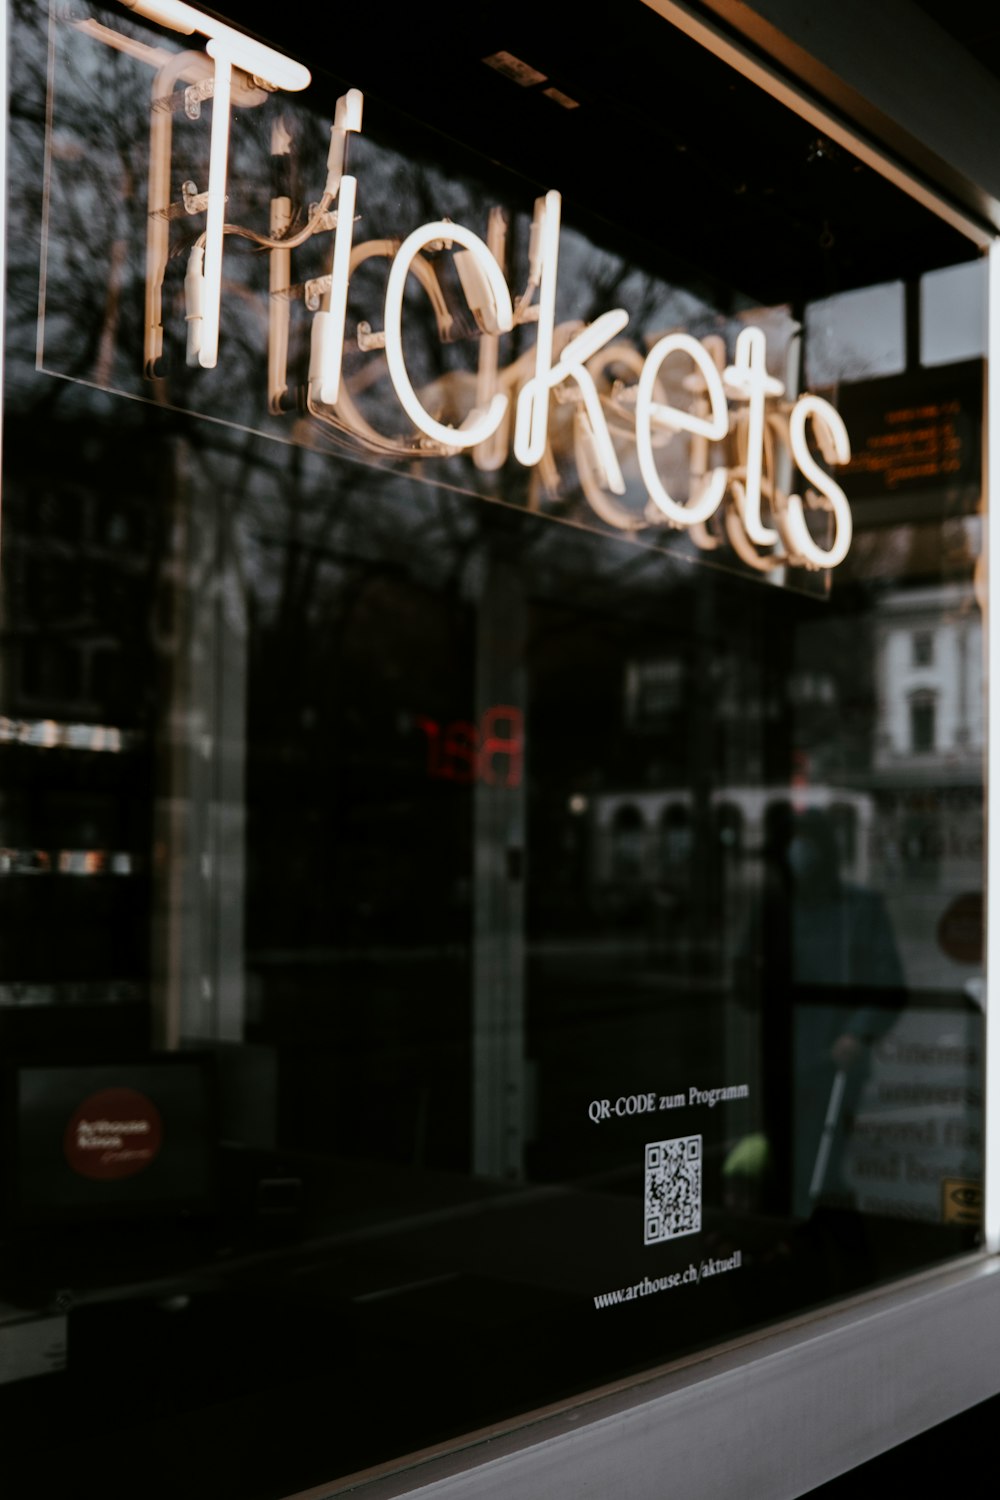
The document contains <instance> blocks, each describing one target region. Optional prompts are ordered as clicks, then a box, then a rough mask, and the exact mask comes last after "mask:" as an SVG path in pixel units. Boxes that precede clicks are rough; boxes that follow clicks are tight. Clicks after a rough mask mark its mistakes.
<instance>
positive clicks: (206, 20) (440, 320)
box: [81, 0, 852, 571]
mask: <svg viewBox="0 0 1000 1500" xmlns="http://www.w3.org/2000/svg"><path fill="white" fill-rule="evenodd" d="M123 3H124V4H125V5H126V6H127V7H128V8H129V9H131V10H132V11H134V12H135V13H136V14H137V15H142V16H144V17H146V18H147V19H149V20H152V21H155V22H158V23H160V24H161V25H164V26H167V27H169V28H171V29H172V30H174V31H179V32H182V33H184V34H188V35H190V34H192V33H198V34H199V35H200V36H202V37H204V38H205V53H204V54H199V53H196V52H188V53H184V54H180V55H179V56H178V59H177V60H176V61H172V62H169V63H167V64H166V65H165V64H164V63H163V54H162V53H160V52H157V53H156V57H157V58H158V60H159V61H158V62H157V64H156V66H157V68H158V71H157V74H156V79H155V81H154V87H153V108H152V116H151V119H152V126H151V138H150V163H151V164H150V192H149V198H150V201H149V214H148V229H147V286H146V309H147V324H146V338H145V365H146V370H147V373H149V374H153V373H155V367H156V361H157V359H158V358H159V356H160V354H161V352H162V344H163V330H162V327H161V326H160V319H161V302H162V295H161V294H162V284H163V276H164V271H165V268H166V264H167V258H168V248H169V247H168V239H167V230H166V227H165V226H166V224H167V222H168V220H169V217H170V215H171V213H172V212H174V206H173V205H172V204H171V203H170V201H169V195H170V184H171V180H172V163H171V150H172V147H171V135H170V127H169V119H170V113H171V112H170V110H169V109H165V108H164V94H165V92H166V93H169V92H170V91H171V90H173V89H174V88H175V86H176V85H177V84H178V83H180V84H183V85H185V86H186V88H187V93H188V94H189V95H190V94H191V92H192V90H194V91H195V92H196V93H197V96H198V100H199V101H200V99H201V98H211V100H212V118H211V139H210V156H209V174H208V184H207V190H206V191H205V192H204V193H203V194H201V195H198V194H197V193H196V192H194V190H193V185H192V184H185V193H186V196H185V201H184V209H185V211H186V212H188V213H203V214H204V216H205V227H204V232H203V233H202V234H200V235H199V236H198V237H197V238H196V239H195V241H194V244H193V246H192V247H191V249H190V250H189V253H188V262H187V275H186V278H185V298H186V318H187V328H188V363H189V364H191V365H193V366H195V367H198V368H201V369H205V370H209V369H212V368H214V367H215V366H216V365H217V362H218V358H219V344H220V336H222V337H224V334H225V330H224V327H223V294H224V286H225V283H224V278H223V264H224V260H223V258H224V248H225V240H226V236H227V235H229V234H238V235H241V236H242V237H244V238H247V239H250V240H251V241H253V242H255V243H256V244H257V245H258V246H260V247H261V248H262V249H266V250H267V251H268V252H269V256H268V259H269V266H270V294H271V299H270V313H269V319H268V386H269V390H268V398H269V407H270V410H271V411H272V412H274V413H276V414H277V413H281V412H282V411H283V409H284V399H285V396H286V394H287V391H288V349H289V318H290V312H289V306H290V299H291V298H292V297H293V296H296V295H297V296H300V297H302V298H303V300H304V301H305V305H306V309H307V311H308V312H309V313H310V314H311V320H312V321H311V343H310V358H309V372H308V379H307V381H306V383H305V386H304V388H303V391H304V400H305V406H306V410H307V411H308V412H309V413H310V415H311V416H312V417H313V418H314V419H315V420H316V421H318V422H321V423H324V424H325V425H327V426H329V427H331V428H333V429H335V430H336V431H337V432H338V433H339V434H340V435H342V436H344V437H346V438H348V439H350V441H351V442H352V443H353V444H354V445H356V446H358V447H361V448H364V449H366V450H368V451H371V452H376V453H378V454H380V455H386V456H393V455H395V456H400V457H407V458H409V459H412V458H414V457H416V458H426V457H429V456H438V457H442V456H443V457H448V456H453V455H459V454H463V453H464V454H468V455H469V456H471V458H472V460H473V462H474V463H475V465H476V467H477V468H478V469H480V470H483V471H489V470H495V469H497V468H500V467H501V466H502V465H503V464H504V463H506V462H507V461H508V460H509V458H510V456H511V454H512V455H513V458H514V460H515V461H516V462H517V463H519V464H521V465H522V466H524V467H525V468H526V469H528V470H531V471H535V472H537V474H538V476H539V482H540V483H541V484H542V485H543V486H546V487H548V488H549V489H552V488H554V487H555V485H556V484H557V483H558V471H559V465H558V462H557V459H558V458H559V457H561V456H562V453H563V451H565V450H566V445H567V442H568V443H569V444H570V446H571V448H572V457H573V460H574V461H575V467H576V472H577V475H578V479H579V484H580V488H581V490H582V492H583V496H584V499H585V500H586V503H587V504H588V505H589V506H590V508H591V510H592V511H593V512H594V513H595V515H597V516H598V517H599V518H600V519H601V521H602V522H604V523H605V524H606V525H609V526H611V527H613V528H615V529H618V530H621V531H627V532H633V533H634V532H638V531H642V530H645V529H651V528H662V527H664V526H667V527H670V528H672V529H674V530H675V531H681V532H685V533H687V534H688V535H689V536H690V537H691V538H692V540H693V541H694V543H695V545H696V546H698V547H699V548H703V549H713V548H716V547H718V546H720V545H721V544H722V543H723V542H724V541H728V542H729V544H730V545H731V546H732V547H733V549H734V550H735V551H736V553H737V555H738V556H739V557H740V558H741V559H742V560H743V561H744V562H745V563H746V564H748V565H749V566H750V567H752V568H755V569H757V570H759V571H768V570H769V569H773V568H775V567H785V566H791V567H799V568H805V569H809V570H818V569H823V568H833V567H836V566H837V565H838V564H839V563H841V562H843V560H844V558H845V557H846V555H847V552H848V549H849V547H850V544H851V536H852V519H851V511H850V506H849V504H848V501H847V498H846V496H845V494H844V491H843V489H842V488H841V486H840V485H839V484H838V482H837V480H836V478H835V477H834V476H833V474H831V473H830V472H829V468H836V467H837V466H840V465H843V464H845V463H847V462H848V461H849V459H850V456H851V445H850V439H849V437H848V434H847V430H846V428H845V426H844V423H843V420H842V419H841V417H840V415H839V413H838V412H837V411H836V410H835V408H834V407H832V406H831V405H830V404H829V402H827V401H824V400H823V399H822V398H821V397H819V396H816V395H812V394H804V395H799V396H797V397H796V398H795V399H792V398H791V397H790V396H786V386H785V383H784V382H783V381H782V380H780V379H778V378H777V377H776V376H775V375H774V373H773V372H772V371H770V370H769V369H768V362H767V343H766V338H765V334H764V331H763V329H761V328H758V327H754V326H746V327H743V328H742V329H741V331H740V332H739V333H738V336H737V338H736V341H735V347H734V348H733V350H732V358H731V362H729V363H727V362H726V358H725V349H724V346H723V344H722V340H721V339H719V338H718V337H714V338H708V339H705V340H704V341H699V340H697V339H695V338H693V337H692V336H691V335H690V334H688V333H685V332H682V331H679V330H678V331H673V332H669V333H667V334H665V335H664V336H662V337H660V338H659V339H657V340H656V342H655V343H653V345H652V347H651V348H649V349H648V350H646V351H645V352H642V351H640V349H639V348H638V347H637V346H636V345H635V344H634V343H632V342H629V341H623V340H622V335H623V334H624V333H625V330H626V328H627V327H628V324H629V314H628V312H627V311H626V310H625V309H624V308H614V309H611V310H609V311H607V312H605V313H602V314H601V315H600V316H598V317H597V318H595V319H594V320H593V321H592V322H590V323H587V324H584V323H582V322H579V321H576V322H573V321H570V322H563V323H559V322H558V321H557V316H556V305H557V287H558V280H559V253H560V232H561V216H562V200H561V198H560V195H559V193H558V192H555V191H550V192H548V193H546V194H545V195H544V196H543V197H541V198H539V199H538V201H537V202H536V204H535V209H534V218H533V222H532V226H531V237H530V244H529V249H528V275H527V282H526V285H525V286H524V288H523V290H522V291H521V292H520V294H519V295H515V294H514V293H513V292H512V289H511V287H510V285H509V284H508V279H507V274H506V272H505V268H504V267H505V261H506V235H507V230H506V221H505V220H504V218H503V215H502V214H501V213H500V212H499V210H494V211H493V213H491V215H490V220H489V225H488V228H487V232H486V236H485V238H481V237H480V236H479V235H478V234H476V233H475V232H474V231H473V230H472V229H469V228H467V227H465V226H464V225H460V224H455V223H452V222H450V221H448V220H446V219H438V220H435V221H432V222H429V223H425V224H422V225H419V226H418V227H416V228H414V229H413V230H412V231H411V232H410V233H408V234H407V235H406V236H405V238H404V239H403V240H402V242H401V243H399V242H397V241H394V240H385V239H380V240H370V239H369V240H365V239H363V238H362V237H361V236H360V235H359V234H358V232H357V224H358V207H359V200H360V199H361V198H362V197H363V183H359V181H358V179H357V177H355V176H353V175H350V174H349V173H348V172H347V170H346V165H347V151H348V144H349V139H350V137H351V136H352V135H357V134H359V133H360V132H361V129H362V117H363V99H362V96H361V94H360V93H359V92H358V91H357V90H356V89H352V90H350V91H349V92H348V93H347V94H345V95H344V96H343V98H342V99H341V100H340V101H339V103H338V105H337V110H336V114H335V118H334V123H333V125H332V127H331V130H330V147H329V153H328V157H327V178H326V184H325V187H324V191H323V193H322V196H321V197H320V199H319V201H318V202H316V203H314V204H312V205H311V207H310V209H309V214H308V217H307V219H306V222H305V224H304V225H303V226H301V227H298V228H295V229H293V227H292V226H293V206H292V204H291V201H290V199H288V198H287V197H282V198H274V199H272V201H271V213H270V222H269V225H268V231H267V232H266V233H265V232H262V231H258V230H256V229H252V228H250V227H248V226H241V225H237V224H233V223H229V222H227V212H226V202H227V198H226V187H227V172H228V146H229V130H230V119H231V115H232V111H233V109H234V108H236V107H237V105H238V106H239V107H241V108H243V109H247V108H256V107H258V106H259V105H260V104H262V103H264V102H266V100H267V98H268V97H269V95H270V94H273V93H274V92H276V91H279V90H289V91H297V90H300V89H302V88H304V87H306V85H307V84H308V83H309V81H310V80H309V73H308V70H307V69H306V68H304V67H303V66H302V65H301V64H299V63H297V62H295V61H294V60H292V59H290V58H287V57H285V56H283V54H281V53H278V52H275V51H274V50H273V49H271V48H268V47H264V46H262V45H261V44H260V43H258V42H255V41H254V40H253V39H252V38H249V37H246V36H244V35H243V34H242V33H240V32H237V31H235V30H233V29H232V28H231V27H228V26H226V25H224V24H223V23H222V22H219V21H217V20H215V19H214V18H213V17H211V16H209V15H207V14H206V13H204V12H202V11H199V10H197V9H196V8H195V7H193V6H189V5H186V4H181V3H177V0H123ZM81 24H86V23H81ZM102 30H103V33H104V36H105V37H106V36H107V32H106V29H102ZM199 58H202V61H203V63H204V69H203V70H200V66H199V61H198V59H199ZM188 113H189V114H190V111H188ZM165 122H166V123H165ZM280 126H281V120H280V118H279V120H278V121H277V123H276V126H275V127H273V129H272V147H271V149H272V155H274V154H280V152H282V151H283V150H288V149H290V146H289V145H287V144H286V138H285V137H283V136H282V133H281V128H279V127H280ZM286 134H287V133H286ZM288 139H289V140H290V137H289V138H288ZM189 189H191V191H190V192H189V191H188V190H189ZM361 206H362V208H363V204H362V205H361ZM322 235H330V236H332V244H331V249H330V254H329V259H328V260H327V264H328V266H329V272H328V274H326V275H324V276H320V277H317V278H314V280H312V281H310V282H306V283H305V284H304V286H303V287H301V288H295V287H294V286H293V285H292V284H291V282H292V277H291V270H292V254H293V252H294V251H295V250H296V249H297V248H298V247H299V246H300V245H302V244H304V243H305V241H306V240H309V239H312V238H314V237H316V236H322ZM445 255H450V256H451V257H452V264H453V268H454V272H455V277H454V278H452V279H453V280H455V281H456V282H457V285H458V287H459V288H460V291H461V295H462V296H463V297H464V299H465V301H466V303H467V304H468V311H469V313H470V314H471V318H472V320H473V322H474V325H475V327H476V330H477V335H478V347H479V356H478V370H477V373H476V376H475V379H474V381H470V380H468V379H466V380H465V383H464V384H462V383H461V378H460V377H455V379H456V381H457V382H458V385H457V387H456V388H457V389H458V390H459V399H458V401H457V405H458V407H459V409H460V410H459V414H458V415H457V416H456V414H455V412H454V411H453V410H451V409H450V408H451V407H453V406H454V405H455V404H456V403H455V402H443V401H442V399H441V390H440V387H441V385H442V384H444V383H445V382H446V381H447V380H448V379H449V378H451V377H445V381H444V382H442V381H438V382H437V383H436V387H434V388H432V387H430V386H428V387H426V388H425V389H424V390H420V389H418V388H417V385H416V384H415V383H414V379H413V376H412V373H411V370H410V366H409V365H408V362H407V354H406V341H405V337H404V335H405V323H406V295H405V294H406V289H407V286H408V284H409V283H410V281H411V279H412V280H415V281H416V282H418V283H419V284H420V286H421V287H422V289H423V291H424V292H425V293H426V295H427V297H428V299H429V301H430V304H431V308H432V311H433V314H434V317H435V319H436V322H437V326H438V331H439V334H440V336H441V337H442V339H452V338H453V337H454V329H453V312H452V310H451V309H450V308H449V304H448V301H447V298H446V297H445V294H444V291H443V288H442V282H441V279H440V277H439V275H438V270H437V267H438V266H439V265H440V264H442V262H441V260H440V259H439V258H440V257H443V256H445ZM373 258H378V259H382V260H384V261H386V262H388V283H387V286H386V292H385V299H384V305H383V307H382V328H381V330H373V329H372V328H371V326H370V324H369V323H368V322H367V321H358V323H357V324H356V332H355V333H354V335H353V337H349V334H348V312H349V302H350V284H351V277H352V275H353V274H354V272H355V271H356V270H357V269H358V267H359V266H360V265H362V264H363V263H364V262H366V261H369V260H371V259H373ZM529 324H534V329H533V330H530V331H533V333H534V339H533V342H532V344H531V345H530V347H529V349H528V350H527V352H524V353H521V354H520V355H519V357H517V358H514V359H512V360H511V361H510V362H509V363H508V364H507V365H506V366H505V365H504V364H503V362H502V357H501V356H502V350H503V345H502V342H501V341H502V340H503V339H504V338H505V337H509V336H510V335H512V334H513V332H514V330H515V329H517V328H519V327H521V328H524V329H525V330H526V331H529V330H528V329H527V325H529ZM345 350H352V351H358V352H361V353H365V352H367V351H371V350H379V351H384V361H385V366H386V370H387V373H388V378H389V381H390V384H391V387H392V390H393V392H394V394H395V397H396V398H397V400H398V403H399V407H400V408H401V410H402V413H403V414H404V415H405V418H406V419H407V420H408V422H409V423H410V424H411V428H412V431H411V433H410V435H405V434H404V435H403V436H402V437H400V436H398V435H395V436H393V435H390V434H387V433H384V432H379V431H377V430H376V429H375V428H374V427H373V426H372V425H371V422H370V421H369V420H368V419H367V418H366V417H365V416H363V415H362V412H361V410H360V409H359V407H358V405H357V404H356V402H355V399H354V396H355V394H356V391H355V390H352V381H351V379H350V378H346V377H345V373H344V355H345ZM612 369H614V370H617V371H619V372H621V371H624V372H625V373H626V375H627V376H628V377H631V380H630V381H629V380H625V381H623V380H622V379H621V378H620V376H619V377H618V378H616V379H615V380H614V381H613V382H609V380H608V379H607V378H606V377H607V374H608V371H609V370H612ZM609 383H610V384H611V386H612V390H611V394H610V395H609V393H608V387H609ZM602 384H603V387H604V388H603V390H602V388H601V385H602ZM473 387H474V394H472V393H471V392H472V388H473ZM671 392H673V396H671V394H670V393H671ZM446 407H448V408H449V409H448V412H447V414H448V415H449V416H451V417H452V418H453V420H450V421H449V420H445V408H446ZM559 407H563V408H566V407H568V408H569V409H570V412H571V415H572V421H571V422H570V424H569V426H568V427H567V423H566V422H565V421H562V422H560V423H556V422H555V420H554V413H555V411H556V410H557V408H559ZM567 431H569V433H570V437H569V438H568V439H567V436H566V434H567ZM560 445H561V446H560ZM679 454H681V455H686V466H684V465H682V472H679V469H678V455H679ZM820 459H822V461H823V462H822V463H821V462H820ZM824 465H826V466H827V467H824ZM796 475H798V476H800V477H801V480H802V483H801V485H799V484H798V482H797V479H796ZM779 476H780V479H781V482H780V483H779ZM630 479H631V491H630V485H629V481H630ZM637 485H639V486H640V487H641V489H640V495H641V498H640V501H639V502H638V504H637V503H636V500H635V489H636V486H637ZM797 490H799V491H801V492H797Z"/></svg>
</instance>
